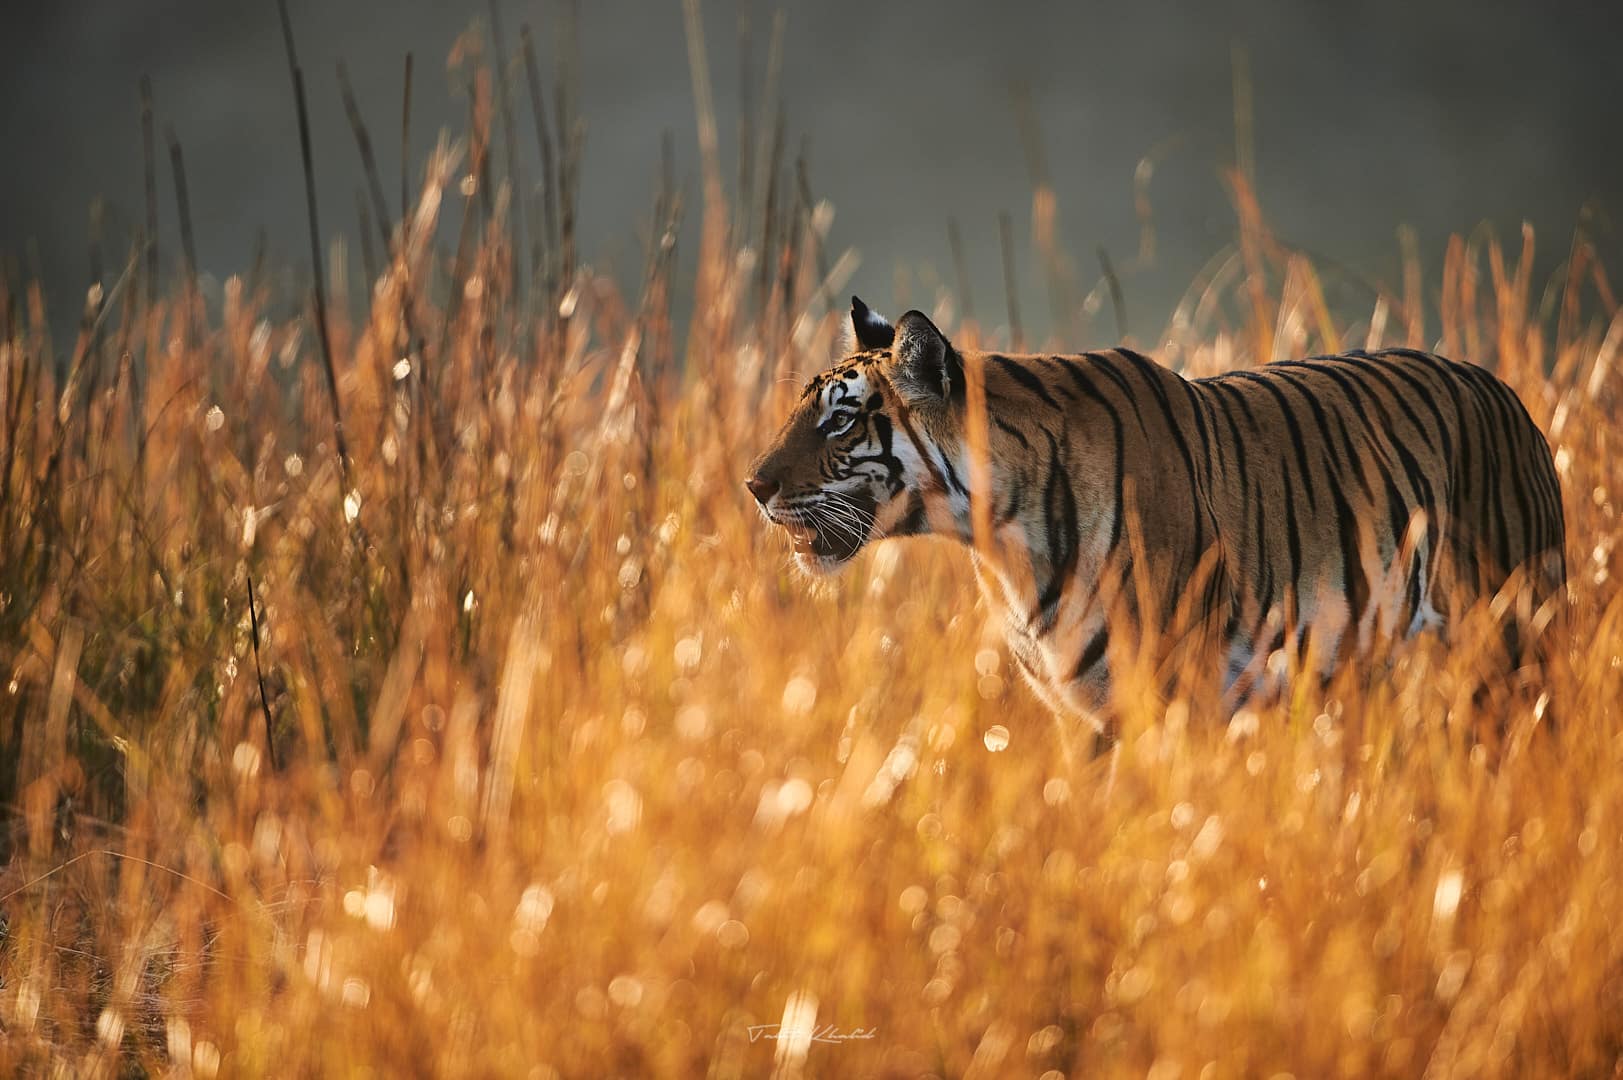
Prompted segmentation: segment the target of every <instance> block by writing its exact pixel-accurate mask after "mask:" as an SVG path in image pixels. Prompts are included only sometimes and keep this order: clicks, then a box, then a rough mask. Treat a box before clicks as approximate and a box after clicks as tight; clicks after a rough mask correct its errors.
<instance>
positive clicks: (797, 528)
mask: <svg viewBox="0 0 1623 1080" xmlns="http://www.w3.org/2000/svg"><path fill="white" fill-rule="evenodd" d="M874 509H875V508H874V503H873V500H871V499H868V498H859V497H853V496H850V495H846V496H842V502H841V504H839V505H838V506H836V505H834V504H807V505H805V506H802V507H798V508H797V509H796V511H795V512H794V514H793V516H789V515H785V516H784V517H782V518H778V519H775V523H776V524H777V525H778V526H779V527H780V528H782V529H783V531H784V532H785V533H787V534H788V535H789V540H790V542H791V543H792V544H793V545H794V549H795V555H796V556H797V558H799V560H800V561H801V562H802V563H803V564H811V565H815V566H817V567H819V568H823V569H830V568H833V567H837V566H839V565H841V564H842V563H845V562H848V561H850V560H851V559H852V558H854V557H855V556H856V554H857V552H859V551H861V550H862V548H863V546H864V545H865V544H867V542H868V538H869V536H870V535H871V534H872V533H873V525H874Z"/></svg>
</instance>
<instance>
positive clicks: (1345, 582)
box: [750, 301, 1565, 722]
mask: <svg viewBox="0 0 1623 1080" xmlns="http://www.w3.org/2000/svg"><path fill="white" fill-rule="evenodd" d="M855 303H856V313H855V316H854V317H855V321H856V326H857V336H858V342H859V344H861V345H864V346H867V347H866V348H864V349H863V350H862V351H859V352H857V353H855V354H854V355H852V356H850V357H848V358H847V359H846V360H844V361H842V362H840V363H839V364H837V365H835V367H834V368H832V369H831V370H830V371H828V372H825V373H824V374H823V375H821V376H819V377H818V378H816V379H814V380H813V382H812V384H811V385H810V386H809V387H808V388H807V391H806V394H805V395H804V396H803V398H802V401H801V405H800V407H799V408H798V409H797V410H796V414H795V416H794V417H792V418H791V420H790V422H789V424H788V425H787V426H786V427H785V429H784V431H783V433H782V434H780V436H779V439H778V442H777V443H776V445H775V446H774V448H773V449H772V450H771V451H769V452H768V454H766V455H764V456H763V458H762V459H761V460H760V461H759V462H758V463H757V465H756V468H755V471H754V476H753V477H752V479H751V481H750V486H751V488H752V490H754V491H755V493H756V495H757V497H758V498H761V497H762V495H763V492H765V491H766V489H767V486H768V484H770V485H771V493H770V495H768V496H767V497H765V498H762V503H763V507H764V509H765V510H766V511H767V513H768V516H769V517H771V518H772V519H773V520H776V521H778V522H779V523H780V524H784V525H786V526H787V527H789V528H790V529H791V530H793V531H796V534H797V536H798V537H799V538H800V540H801V541H802V542H803V543H802V545H801V546H802V548H803V550H802V551H801V556H800V557H801V561H802V564H803V565H806V566H807V568H808V569H821V570H831V569H834V568H835V567H837V566H838V565H840V564H843V562H845V561H846V560H847V559H848V558H849V557H850V556H851V555H854V554H855V552H856V551H857V550H858V549H860V548H861V546H862V545H863V544H864V543H866V542H867V541H868V540H871V539H874V538H876V537H879V536H895V535H907V534H911V533H922V532H936V533H946V534H948V535H954V536H957V537H960V538H962V539H964V540H966V541H967V540H970V539H971V538H972V531H973V527H972V521H973V513H972V506H971V502H972V500H971V498H970V493H969V490H970V482H969V479H968V478H969V477H970V476H971V475H972V469H971V461H970V448H969V440H968V438H967V437H966V426H965V401H966V395H965V393H964V386H965V384H966V383H967V381H968V379H969V378H971V377H976V378H978V379H979V381H980V382H981V384H982V385H983V387H984V391H985V399H986V409H987V419H988V424H987V435H988V441H987V463H988V465H989V473H990V483H989V485H988V488H987V491H986V498H987V501H988V503H989V509H990V512H991V515H990V516H991V521H992V536H991V542H990V544H988V545H985V546H983V548H981V549H980V550H977V551H976V553H975V559H976V567H977V574H978V577H979V579H980V582H981V586H982V591H983V594H985V595H986V596H987V597H988V598H989V599H991V600H993V601H994V602H996V603H997V604H999V605H1000V606H1001V607H1002V608H1003V610H1004V613H1005V621H1006V630H1007V639H1008V642H1009V645H1010V648H1011V651H1012V652H1013V654H1014V655H1015V657H1016V658H1017V660H1018V661H1019V662H1020V665H1021V667H1022V668H1023V669H1024V670H1025V671H1026V672H1027V674H1028V675H1029V676H1030V681H1031V682H1032V684H1033V686H1034V688H1035V689H1036V690H1037V692H1038V694H1039V696H1041V697H1043V699H1044V700H1045V701H1046V702H1047V703H1048V704H1049V705H1050V706H1051V707H1053V708H1054V709H1056V710H1057V711H1059V712H1062V713H1065V714H1072V715H1076V716H1080V717H1085V718H1088V719H1093V720H1095V721H1096V722H1097V717H1098V716H1099V714H1100V710H1101V708H1102V707H1103V706H1104V705H1105V703H1106V701H1107V699H1108V696H1109V691H1110V682H1111V680H1110V670H1109V669H1110V662H1109V660H1110V651H1111V650H1110V649H1109V635H1110V633H1111V632H1112V630H1115V631H1117V632H1120V627H1121V625H1122V624H1121V622H1120V617H1121V616H1122V615H1123V614H1126V615H1127V616H1128V617H1129V619H1130V620H1131V622H1132V623H1135V624H1137V625H1139V626H1148V625H1153V626H1156V627H1159V628H1162V629H1165V628H1168V627H1174V628H1178V629H1179V630H1180V632H1185V631H1187V632H1189V633H1188V636H1190V637H1192V638H1195V639H1199V640H1201V641H1203V642H1204V643H1205V645H1206V646H1208V652H1207V653H1206V655H1207V656H1208V658H1210V660H1211V661H1212V662H1215V663H1218V664H1220V665H1222V671H1221V681H1222V683H1223V685H1224V687H1225V689H1227V690H1229V691H1230V692H1231V694H1233V695H1234V696H1235V697H1238V696H1241V695H1243V694H1245V693H1248V692H1250V691H1251V690H1252V689H1255V688H1256V687H1257V685H1258V684H1259V681H1260V678H1261V675H1262V673H1263V669H1264V666H1265V665H1266V662H1267V659H1268V657H1269V656H1270V655H1271V654H1273V653H1274V652H1275V651H1276V650H1278V649H1280V648H1282V647H1286V646H1289V647H1291V648H1292V649H1294V650H1295V651H1296V654H1297V655H1301V654H1302V653H1303V651H1304V650H1306V648H1307V646H1308V643H1309V642H1311V646H1312V648H1311V654H1312V655H1313V656H1314V657H1316V658H1317V661H1318V663H1319V666H1320V670H1321V672H1324V673H1328V671H1329V670H1330V669H1331V668H1332V667H1333V666H1335V665H1336V664H1337V663H1340V662H1342V661H1343V660H1344V659H1346V658H1347V657H1349V656H1353V655H1357V654H1358V653H1360V652H1362V651H1365V650H1367V649H1368V648H1369V647H1370V646H1371V645H1372V644H1373V643H1374V642H1375V641H1377V640H1379V639H1381V638H1401V637H1405V636H1408V635H1411V634H1413V633H1416V632H1418V631H1420V630H1422V629H1424V628H1427V627H1434V628H1442V627H1445V626H1446V625H1447V623H1448V621H1449V619H1450V618H1451V617H1452V616H1453V615H1455V614H1457V613H1458V612H1459V611H1461V610H1462V609H1463V606H1465V605H1468V604H1470V603H1472V602H1473V601H1475V600H1477V599H1479V598H1482V597H1484V596H1492V595H1493V594H1494V593H1495V592H1496V591H1497V590H1499V589H1500V587H1501V586H1503V585H1504V584H1505V583H1506V581H1507V580H1509V579H1510V576H1511V574H1512V572H1513V571H1516V570H1518V569H1520V568H1526V569H1527V574H1526V576H1525V580H1526V583H1527V585H1528V589H1527V593H1526V595H1527V597H1528V600H1529V604H1525V605H1521V606H1520V607H1519V608H1518V609H1517V610H1518V611H1519V612H1520V616H1519V621H1520V622H1525V621H1526V619H1527V613H1528V611H1529V610H1530V608H1531V607H1536V606H1537V605H1538V604H1540V603H1542V602H1543V601H1544V600H1546V599H1548V598H1550V597H1552V596H1554V595H1555V594H1556V593H1557V592H1558V591H1559V589H1560V587H1561V584H1562V582H1563V581H1564V578H1565V564H1564V559H1563V557H1562V551H1563V545H1564V532H1563V524H1562V508H1561V494H1560V488H1559V485H1558V483H1557V480H1556V475H1555V470H1554V466H1553V463H1552V461H1551V456H1550V452H1549V449H1548V446H1547V445H1546V443H1545V441H1544V438H1543V436H1542V435H1541V434H1540V432H1539V431H1538V429H1537V427H1536V426H1535V425H1534V424H1533V422H1532V421H1531V419H1530V418H1529V417H1528V415H1527V413H1526V411H1525V409H1524V408H1523V407H1522V405H1521V402H1520V401H1519V400H1518V399H1517V398H1516V396H1515V394H1514V393H1513V392H1512V391H1511V390H1510V389H1509V388H1508V387H1506V386H1505V385H1504V384H1503V383H1502V382H1500V381H1499V380H1498V379H1496V378H1494V377H1493V376H1492V375H1490V374H1489V373H1488V372H1486V371H1484V370H1483V369H1481V368H1478V367H1475V366H1472V365H1469V364H1460V363H1455V362H1453V361H1449V360H1444V359H1442V358H1440V357H1435V356H1431V355H1429V354H1425V353H1420V352H1414V351H1411V350H1401V349H1398V350H1387V351H1383V352H1377V353H1361V352H1360V353H1348V354H1345V355H1342V356H1334V357H1317V358H1313V359H1311V360H1303V361H1293V362H1287V363H1276V364H1270V365H1267V366H1265V367H1262V368H1258V369H1253V370H1244V371H1235V372H1230V373H1226V374H1224V375H1220V376H1216V377H1213V378H1208V379H1199V380H1187V379H1184V378H1183V377H1182V376H1180V375H1178V374H1177V373H1175V372H1173V371H1171V370H1169V369H1167V368H1164V367H1161V366H1160V365H1157V364H1155V363H1154V362H1152V361H1150V360H1149V359H1147V358H1145V357H1143V356H1140V355H1139V354H1137V353H1135V352H1132V351H1131V350H1126V349H1114V350H1109V351H1105V352H1096V353H1087V354H1082V355H1075V356H1004V355H998V354H990V353H972V352H967V351H963V352H961V351H958V350H955V349H953V347H952V346H951V345H950V343H948V342H947V341H946V339H945V338H944V337H943V336H941V335H940V332H939V331H937V330H936V329H935V327H934V326H932V325H930V323H929V321H928V320H927V319H926V318H925V317H924V316H922V315H920V314H918V313H916V312H912V313H909V314H908V315H907V316H904V317H903V319H902V320H901V321H900V322H899V324H898V327H897V328H896V329H895V330H894V331H891V329H890V327H889V326H888V324H885V323H883V322H882V320H879V319H878V318H877V317H876V316H873V315H872V313H871V312H868V311H867V309H866V308H865V307H863V306H861V304H860V301H857V302H855ZM887 346H888V347H887ZM848 419H849V420H850V423H849V424H847V423H846V421H847V420H848ZM831 425H833V426H831ZM836 427H838V428H839V430H838V431H837V432H836V431H835V428H836ZM831 505H837V506H838V507H839V508H840V510H839V513H838V515H836V518H830V516H829V513H830V512H829V511H828V509H827V507H829V506H831ZM820 506H821V507H823V508H824V509H823V510H822V511H821V514H822V516H821V517H820V516H819V513H820V511H819V507H820ZM1180 620H1181V621H1180ZM1510 622H1511V623H1512V624H1514V623H1517V622H1518V616H1517V615H1515V614H1514V613H1513V615H1512V617H1511V619H1510ZM1517 629H1518V627H1516V626H1514V625H1512V626H1511V627H1510V628H1509V629H1508V630H1507V641H1509V642H1510V643H1511V647H1512V649H1513V650H1514V649H1515V648H1516V647H1517V641H1518V634H1517V633H1516V630H1517Z"/></svg>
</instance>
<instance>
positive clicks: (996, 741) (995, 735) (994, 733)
mask: <svg viewBox="0 0 1623 1080" xmlns="http://www.w3.org/2000/svg"><path fill="white" fill-rule="evenodd" d="M981 742H983V743H985V744H986V749H988V750H990V751H991V752H992V753H994V754H1000V753H1002V752H1003V751H1004V750H1007V749H1008V748H1009V729H1008V728H1006V727H1004V726H1003V725H1002V724H993V725H992V726H991V727H989V728H987V729H986V734H984V735H982V736H981Z"/></svg>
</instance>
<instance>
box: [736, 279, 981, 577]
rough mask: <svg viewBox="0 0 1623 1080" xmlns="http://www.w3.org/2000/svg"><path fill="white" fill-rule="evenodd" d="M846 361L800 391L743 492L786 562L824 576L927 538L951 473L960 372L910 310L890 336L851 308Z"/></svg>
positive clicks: (935, 333) (943, 343) (943, 344)
mask: <svg viewBox="0 0 1623 1080" xmlns="http://www.w3.org/2000/svg"><path fill="white" fill-rule="evenodd" d="M851 324H852V328H853V330H854V331H855V343H854V351H853V352H852V353H851V354H850V355H848V356H846V357H845V358H844V359H843V360H840V361H838V362H837V363H835V364H834V365H833V366H832V367H830V368H829V369H828V370H826V371H824V372H822V373H821V374H819V375H817V376H815V377H814V378H813V379H812V380H811V381H810V382H809V383H807V384H806V388H805V390H804V391H803V392H802V393H801V395H800V400H799V401H798V402H797V403H796V405H795V408H794V411H793V412H792V413H791V414H790V416H789V419H788V420H787V421H786V422H785V423H784V425H783V427H782V429H781V430H780V431H779V432H778V434H777V437H776V438H774V439H773V440H772V444H771V446H769V447H768V448H767V451H766V452H765V453H764V454H762V455H761V456H760V457H759V458H757V459H756V460H755V462H754V464H753V465H752V466H751V467H750V472H749V476H748V478H747V479H746V480H745V481H744V483H745V486H746V487H748V488H749V490H750V494H752V495H754V496H755V499H756V501H757V502H759V503H760V505H761V512H762V513H763V514H764V515H765V516H766V518H767V520H769V521H771V522H773V523H774V524H776V525H779V526H781V527H782V528H783V529H784V530H785V531H787V532H788V534H789V537H790V539H791V540H792V541H793V542H794V548H795V562H796V563H797V564H798V565H799V566H800V568H801V569H803V570H806V571H809V572H811V573H815V574H831V573H833V572H835V571H837V570H839V569H840V568H841V567H843V566H844V565H845V564H846V563H848V562H849V561H850V560H851V559H852V558H853V557H854V556H855V555H856V554H857V552H859V551H861V550H862V548H863V547H864V546H865V545H867V544H868V543H869V542H870V541H872V540H877V539H879V538H881V537H885V536H907V535H912V534H916V533H922V532H927V531H929V527H930V519H931V516H932V514H933V513H935V512H936V504H937V503H938V502H939V500H940V499H941V498H942V497H945V498H947V499H949V500H950V499H951V498H952V495H953V494H954V493H955V492H962V491H963V484H962V482H961V476H962V471H961V470H960V469H957V468H955V467H954V464H953V462H954V461H955V460H956V457H957V447H958V446H959V445H960V444H961V439H960V438H959V436H958V432H959V428H960V424H961V417H962V412H963V399H964V380H963V362H962V360H961V359H960V357H959V356H958V354H957V353H956V352H954V351H953V348H952V345H951V343H949V342H948V341H947V339H946V337H945V336H943V335H942V333H941V331H939V330H937V329H936V328H935V326H934V325H933V324H932V323H931V322H930V320H929V319H928V318H926V317H925V316H924V315H922V314H920V313H919V312H917V311H910V312H908V313H907V314H906V315H903V316H902V317H901V318H900V319H899V320H897V323H896V325H895V326H892V325H891V324H890V323H888V322H886V321H885V319H884V318H883V317H882V316H880V315H878V314H876V313H874V312H873V311H871V310H869V308H868V306H867V305H866V304H864V303H863V302H862V301H861V300H859V299H857V298H856V297H854V296H853V297H852V298H851Z"/></svg>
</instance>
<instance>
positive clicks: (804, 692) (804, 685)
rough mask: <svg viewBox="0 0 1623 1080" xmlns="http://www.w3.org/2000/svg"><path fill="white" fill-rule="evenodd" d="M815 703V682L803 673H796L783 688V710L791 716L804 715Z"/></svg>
mask: <svg viewBox="0 0 1623 1080" xmlns="http://www.w3.org/2000/svg"><path fill="white" fill-rule="evenodd" d="M815 704H817V684H816V683H814V682H812V681H811V679H809V678H807V677H806V676H804V675H796V676H795V677H794V678H792V679H790V680H789V682H788V683H787V684H786V685H785V686H784V688H783V711H784V712H786V713H788V714H789V715H791V716H805V715H806V714H807V713H809V712H811V710H812V706H813V705H815Z"/></svg>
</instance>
